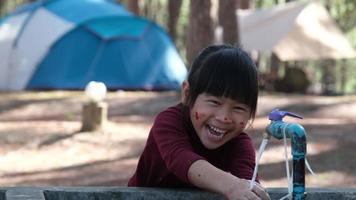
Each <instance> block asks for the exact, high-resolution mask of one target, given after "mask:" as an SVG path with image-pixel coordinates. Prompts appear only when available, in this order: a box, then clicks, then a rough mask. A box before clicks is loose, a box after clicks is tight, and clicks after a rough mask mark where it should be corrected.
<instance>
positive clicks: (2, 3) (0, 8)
mask: <svg viewBox="0 0 356 200" xmlns="http://www.w3.org/2000/svg"><path fill="white" fill-rule="evenodd" d="M4 6H5V0H0V16H2V15H3V14H4V13H3V9H4Z"/></svg>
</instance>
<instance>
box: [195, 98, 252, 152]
mask: <svg viewBox="0 0 356 200" xmlns="http://www.w3.org/2000/svg"><path fill="white" fill-rule="evenodd" d="M249 117H250V108H249V106H247V105H246V104H242V103H239V102H237V101H235V100H232V99H230V98H225V97H216V96H212V95H210V94H207V93H202V94H200V95H198V97H197V99H196V101H195V103H194V105H193V107H192V108H191V109H190V118H191V120H192V124H193V127H194V129H195V131H196V133H197V134H198V137H199V138H200V141H201V143H202V144H203V145H204V146H205V147H206V148H207V149H216V148H218V147H220V146H222V145H223V144H225V143H226V142H228V141H229V140H231V139H232V138H234V137H236V136H238V135H239V134H240V133H241V132H242V131H243V130H244V129H245V127H246V124H247V122H248V120H249Z"/></svg>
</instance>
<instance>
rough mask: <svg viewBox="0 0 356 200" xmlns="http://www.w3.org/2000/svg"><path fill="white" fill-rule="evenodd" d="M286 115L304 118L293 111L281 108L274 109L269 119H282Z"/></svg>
mask: <svg viewBox="0 0 356 200" xmlns="http://www.w3.org/2000/svg"><path fill="white" fill-rule="evenodd" d="M285 116H290V117H294V118H299V119H303V117H301V116H299V115H297V114H295V113H291V112H288V111H282V110H279V109H274V110H272V111H271V112H270V113H269V115H268V119H269V120H271V121H282V120H283V118H284V117H285Z"/></svg>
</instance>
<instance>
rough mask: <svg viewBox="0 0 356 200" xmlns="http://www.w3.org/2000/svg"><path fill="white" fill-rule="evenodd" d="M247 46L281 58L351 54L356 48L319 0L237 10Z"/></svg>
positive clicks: (314, 57)
mask: <svg viewBox="0 0 356 200" xmlns="http://www.w3.org/2000/svg"><path fill="white" fill-rule="evenodd" d="M238 16H239V28H240V41H241V44H242V46H243V47H244V48H245V49H246V50H259V51H273V52H274V53H276V55H277V56H278V57H279V59H280V60H282V61H288V60H307V59H325V58H331V59H339V58H354V57H356V51H355V50H354V49H353V47H352V45H351V44H350V43H349V41H348V40H347V38H346V37H345V36H344V34H343V33H342V31H341V30H340V29H339V28H338V27H337V25H336V23H335V22H334V21H333V19H332V18H331V17H330V15H329V14H328V12H327V10H326V9H325V8H324V7H323V6H322V5H321V4H320V3H318V2H311V3H300V2H299V3H298V2H291V3H287V4H284V5H279V6H276V7H274V8H272V9H265V10H239V11H238Z"/></svg>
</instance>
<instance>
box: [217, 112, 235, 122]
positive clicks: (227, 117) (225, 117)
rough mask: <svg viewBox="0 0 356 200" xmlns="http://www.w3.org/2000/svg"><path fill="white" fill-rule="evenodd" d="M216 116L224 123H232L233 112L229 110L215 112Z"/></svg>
mask: <svg viewBox="0 0 356 200" xmlns="http://www.w3.org/2000/svg"><path fill="white" fill-rule="evenodd" d="M215 118H216V119H217V120H218V121H220V122H223V123H230V122H231V121H232V120H231V113H230V112H229V111H228V110H225V109H220V110H219V111H217V112H216V113H215Z"/></svg>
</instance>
